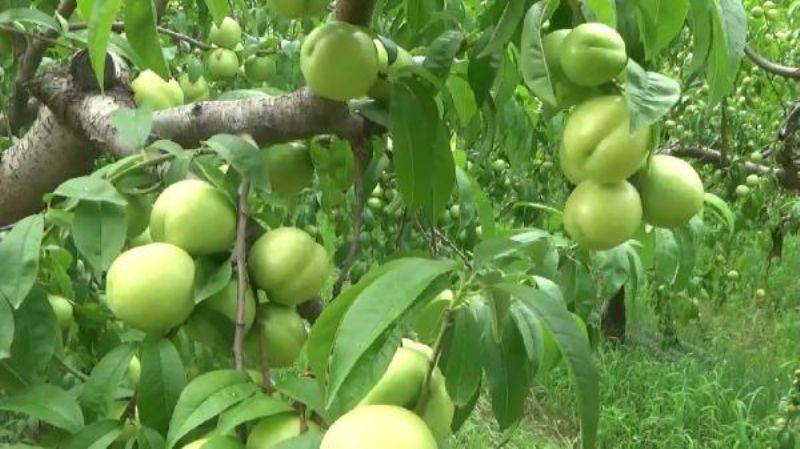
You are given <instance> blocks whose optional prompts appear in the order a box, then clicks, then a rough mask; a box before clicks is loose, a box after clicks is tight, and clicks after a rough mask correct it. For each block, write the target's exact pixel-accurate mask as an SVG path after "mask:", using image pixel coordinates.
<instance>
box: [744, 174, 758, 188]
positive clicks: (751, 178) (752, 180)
mask: <svg viewBox="0 0 800 449" xmlns="http://www.w3.org/2000/svg"><path fill="white" fill-rule="evenodd" d="M759 184H761V178H760V177H759V176H758V175H756V174H752V175H748V176H747V185H748V186H750V187H756V186H758V185H759Z"/></svg>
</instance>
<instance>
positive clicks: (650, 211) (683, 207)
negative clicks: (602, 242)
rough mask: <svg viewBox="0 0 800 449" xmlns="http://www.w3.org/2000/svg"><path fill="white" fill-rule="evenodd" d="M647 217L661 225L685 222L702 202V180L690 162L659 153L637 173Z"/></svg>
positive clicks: (674, 224) (675, 224) (674, 225)
mask: <svg viewBox="0 0 800 449" xmlns="http://www.w3.org/2000/svg"><path fill="white" fill-rule="evenodd" d="M636 186H637V187H638V189H639V194H640V195H641V197H642V210H643V212H644V215H643V216H644V221H645V222H646V223H648V224H650V225H653V226H658V227H662V228H677V227H680V226H683V225H685V224H686V223H688V222H689V220H690V219H691V218H692V217H693V216H694V215H695V214H696V213H697V212H699V211H700V208H701V207H702V206H703V195H704V191H703V181H701V180H700V176H699V175H698V174H697V172H696V171H695V170H694V168H692V166H691V165H689V164H688V163H687V162H685V161H683V160H682V159H679V158H677V157H674V156H667V155H663V154H659V155H656V156H653V157H651V158H650V161H649V162H648V163H647V164H646V166H645V168H644V169H643V170H642V171H641V172H640V173H639V175H638V176H637V177H636Z"/></svg>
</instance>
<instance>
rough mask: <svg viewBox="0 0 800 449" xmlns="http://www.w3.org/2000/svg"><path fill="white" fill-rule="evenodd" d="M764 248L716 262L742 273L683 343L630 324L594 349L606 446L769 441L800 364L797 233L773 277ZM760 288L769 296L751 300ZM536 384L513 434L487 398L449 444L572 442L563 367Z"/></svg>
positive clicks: (543, 448) (688, 328)
mask: <svg viewBox="0 0 800 449" xmlns="http://www.w3.org/2000/svg"><path fill="white" fill-rule="evenodd" d="M711 251H713V250H709V252H711ZM762 254H765V250H764V246H763V239H759V238H753V239H749V240H748V242H747V246H746V247H744V248H739V249H738V250H737V252H736V254H731V255H730V256H729V257H728V259H729V261H730V262H729V263H730V264H731V267H727V266H726V267H720V268H719V270H728V269H730V268H735V269H737V270H739V271H740V272H741V273H742V278H741V280H740V281H738V282H737V283H735V284H730V285H723V288H722V289H719V290H718V291H717V292H716V293H714V294H712V296H711V298H710V299H708V300H706V301H703V302H702V304H701V320H700V321H699V322H695V323H689V324H686V325H684V326H681V327H680V328H679V336H680V340H681V345H680V346H679V347H677V348H674V349H669V350H662V348H661V345H660V342H659V341H658V340H657V339H656V337H655V336H654V335H653V334H652V332H651V331H637V330H634V331H633V332H634V333H633V337H632V341H631V342H629V343H628V344H626V345H624V346H622V347H618V348H612V347H601V348H600V349H599V350H598V353H597V355H596V356H597V359H598V366H599V367H600V373H601V382H602V383H601V404H602V409H601V418H600V433H599V447H600V448H614V449H628V448H630V449H649V448H652V449H672V448H675V449H692V448H703V449H717V448H719V449H732V448H743V449H744V448H758V449H760V448H770V447H772V443H773V442H774V441H775V437H776V435H775V433H774V431H773V430H772V429H771V425H772V424H773V423H774V420H775V419H776V418H777V417H778V416H779V415H778V404H779V401H780V399H781V397H782V396H783V395H784V394H785V393H786V392H787V391H788V389H789V387H790V382H791V378H790V375H791V372H792V370H793V369H794V368H795V367H796V366H797V365H798V364H800V343H798V341H799V340H800V292H798V289H800V286H799V285H798V284H797V283H798V277H797V273H800V239H797V238H794V237H792V238H788V239H787V241H786V244H785V250H784V258H783V259H782V260H781V261H780V262H779V264H778V265H777V266H773V268H772V269H771V270H770V273H769V276H766V275H765V270H764V263H763V262H762V261H763V256H762ZM704 256H707V257H710V256H712V254H704ZM759 287H765V288H766V289H767V290H768V292H769V295H768V297H767V299H765V300H762V301H757V300H755V299H754V291H755V289H757V288H759ZM720 296H724V298H720ZM720 299H724V300H723V301H720ZM645 303H646V301H645ZM718 303H721V305H719V304H718ZM642 309H645V308H644V307H643V308H642ZM652 320H653V317H652V316H650V315H649V314H647V313H645V316H643V317H641V318H639V321H638V322H639V323H640V324H641V326H634V328H635V329H654V328H655V326H654V324H653V323H652ZM536 389H537V394H536V395H535V396H536V401H535V402H532V403H531V404H529V407H530V416H529V417H528V418H526V419H525V420H524V421H523V422H522V423H521V424H520V426H519V427H518V428H517V429H516V430H515V431H514V432H513V433H510V435H503V434H502V433H500V432H499V431H498V430H497V429H496V427H494V426H493V423H492V422H491V420H490V414H489V413H488V412H487V409H488V404H481V406H480V408H479V410H478V411H476V413H475V414H474V415H473V416H472V417H471V419H470V420H469V421H468V422H467V423H466V424H465V426H464V428H463V430H462V431H461V432H460V433H459V435H458V437H457V439H456V441H455V442H454V443H453V447H455V448H464V449H479V448H481V449H483V448H490V447H497V446H498V445H500V444H501V443H503V442H504V441H505V438H506V437H507V436H510V439H509V440H508V442H507V443H506V444H505V445H504V446H503V447H505V448H508V449H523V448H524V449H552V448H572V447H575V444H576V441H577V434H578V424H577V420H576V414H575V410H576V404H575V399H574V397H573V392H572V384H571V382H570V380H569V375H568V373H567V371H566V369H564V368H563V367H561V368H559V369H556V370H555V371H553V372H552V373H549V374H548V375H546V376H544V377H543V378H542V379H540V380H539V383H538V385H537V387H536Z"/></svg>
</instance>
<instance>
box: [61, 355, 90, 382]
mask: <svg viewBox="0 0 800 449" xmlns="http://www.w3.org/2000/svg"><path fill="white" fill-rule="evenodd" d="M53 358H55V359H56V361H58V364H59V365H61V367H62V368H64V371H66V372H68V373H70V374H72V375H73V376H75V377H77V378H78V379H80V380H83V381H85V380H86V379H88V378H89V376H87V375H86V374H84V373H82V372H80V371H78V370H77V369H75V368H74V367H72V366H70V365H69V364H68V363H67V361H66V360H64V359H63V358H61V357H60V356H55V357H53Z"/></svg>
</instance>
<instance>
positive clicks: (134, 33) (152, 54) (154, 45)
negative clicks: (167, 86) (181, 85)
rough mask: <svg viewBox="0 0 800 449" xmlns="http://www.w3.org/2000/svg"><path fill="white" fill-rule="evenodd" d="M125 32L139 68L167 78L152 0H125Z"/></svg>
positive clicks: (167, 69) (168, 74)
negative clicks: (137, 58) (137, 59)
mask: <svg viewBox="0 0 800 449" xmlns="http://www.w3.org/2000/svg"><path fill="white" fill-rule="evenodd" d="M125 34H126V35H127V37H128V42H130V44H131V47H133V49H134V51H136V53H137V54H138V55H139V61H140V65H141V67H140V68H141V69H151V70H153V71H154V72H156V73H158V74H159V76H161V78H164V79H169V78H170V73H169V67H167V63H166V61H164V55H163V54H162V52H161V42H160V41H159V40H158V31H157V30H156V11H155V8H154V7H153V0H126V2H125Z"/></svg>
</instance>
